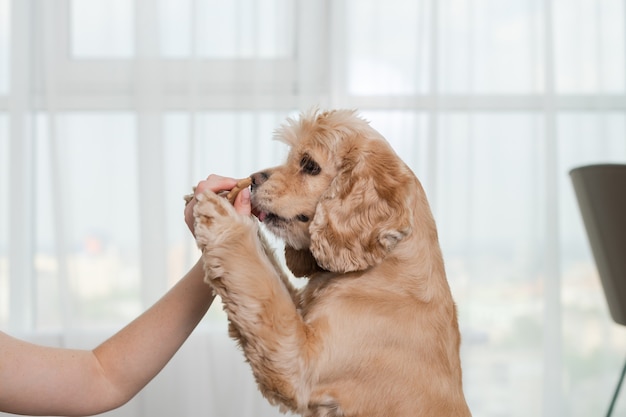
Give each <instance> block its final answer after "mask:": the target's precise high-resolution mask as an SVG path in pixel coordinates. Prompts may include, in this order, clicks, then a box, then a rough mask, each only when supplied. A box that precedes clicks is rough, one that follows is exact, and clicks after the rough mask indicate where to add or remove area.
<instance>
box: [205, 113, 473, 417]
mask: <svg viewBox="0 0 626 417" xmlns="http://www.w3.org/2000/svg"><path fill="white" fill-rule="evenodd" d="M276 137H277V138H278V139H280V140H282V141H283V142H285V143H286V144H288V145H289V146H290V147H291V149H290V153H289V156H288V158H287V161H286V162H285V164H283V165H281V166H278V167H275V168H272V169H268V170H264V171H261V172H258V173H256V174H253V175H252V179H253V185H252V203H253V207H254V208H255V210H256V212H257V213H258V217H259V219H260V220H263V222H264V223H265V225H266V227H267V229H268V230H270V231H271V232H272V233H274V234H276V235H277V236H279V237H281V238H282V239H284V241H285V257H286V261H287V262H286V263H287V266H288V268H289V269H290V270H291V271H292V272H293V274H294V275H296V276H302V277H307V278H308V282H307V285H306V286H305V287H303V288H302V289H300V290H296V289H294V288H293V287H292V285H291V283H290V281H289V279H288V277H287V275H286V274H285V273H284V272H283V271H282V270H281V269H280V266H279V263H278V262H277V261H276V260H275V258H274V255H273V253H272V251H271V250H270V249H268V246H267V244H266V243H265V241H264V240H263V239H262V234H260V233H259V228H258V222H257V221H256V220H255V219H254V218H247V217H243V216H240V215H238V214H237V213H236V212H235V211H234V208H233V207H232V206H230V205H229V204H228V203H227V202H226V201H225V200H224V199H222V198H219V197H217V196H216V195H215V194H212V193H210V192H208V193H205V194H204V195H202V196H201V198H200V200H201V201H199V202H198V204H197V205H196V208H195V217H196V229H195V230H196V236H197V242H198V245H199V247H200V248H201V249H202V250H203V259H204V264H205V271H206V279H207V282H209V283H210V284H211V285H212V286H213V288H214V289H215V291H216V292H217V293H218V294H219V295H220V296H221V297H222V300H223V303H224V309H225V310H226V312H227V314H228V318H229V323H230V333H231V335H232V336H233V337H234V338H236V339H237V340H238V341H239V343H240V345H241V347H242V349H243V351H244V354H245V356H246V358H247V360H248V361H249V363H250V365H251V367H252V371H253V373H254V375H255V378H256V380H257V383H258V385H259V388H260V390H261V391H262V393H263V394H264V395H265V396H266V398H268V400H269V401H270V402H272V403H273V404H277V405H279V406H280V407H281V409H282V410H283V411H285V410H289V411H292V412H295V413H299V414H302V415H303V416H315V417H323V416H326V417H339V416H346V417H347V416H354V417H365V416H386V417H395V416H407V417H408V416H411V417H419V416H459V417H460V416H463V417H466V416H469V415H470V411H469V409H468V407H467V404H466V402H465V399H464V395H463V389H462V378H461V365H460V359H459V344H460V336H459V330H458V324H457V316H456V307H455V304H454V302H453V300H452V296H451V294H450V289H449V287H448V283H447V280H446V276H445V270H444V265H443V259H442V255H441V250H440V248H439V243H438V238H437V230H436V227H435V222H434V220H433V217H432V215H431V212H430V208H429V205H428V201H427V199H426V195H425V193H424V191H423V189H422V187H421V185H420V182H419V181H418V179H417V178H416V177H415V175H414V174H413V173H412V172H411V170H410V169H409V168H408V167H407V166H406V165H405V164H404V163H403V162H402V161H401V160H400V158H398V156H397V155H396V154H395V153H394V151H393V150H392V149H391V147H390V146H389V145H388V143H387V142H386V141H385V139H384V138H383V137H382V136H381V135H380V134H379V133H378V132H376V131H375V130H374V129H372V128H371V127H370V125H369V124H368V123H367V122H366V121H364V120H363V119H361V118H359V117H358V116H357V115H356V113H355V112H354V111H351V110H335V111H328V112H320V111H317V110H313V111H310V112H308V113H305V114H302V115H301V116H300V117H299V118H298V119H288V120H287V121H286V123H285V124H284V125H283V126H282V127H281V128H279V129H278V130H277V132H276Z"/></svg>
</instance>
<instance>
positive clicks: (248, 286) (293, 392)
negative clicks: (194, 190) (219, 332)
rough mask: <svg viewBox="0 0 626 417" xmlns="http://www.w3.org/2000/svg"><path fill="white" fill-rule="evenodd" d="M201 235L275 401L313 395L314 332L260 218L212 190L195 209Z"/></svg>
mask: <svg viewBox="0 0 626 417" xmlns="http://www.w3.org/2000/svg"><path fill="white" fill-rule="evenodd" d="M194 216H195V219H196V221H195V233H196V241H197V243H198V246H199V248H200V249H201V250H202V252H203V253H202V258H203V261H204V268H205V273H206V277H205V280H207V282H209V283H210V284H211V285H212V286H213V288H214V289H215V291H216V292H217V294H219V295H220V297H221V298H222V301H223V303H224V309H225V311H226V313H227V314H228V318H229V321H230V325H231V334H232V335H233V336H235V337H237V338H238V340H239V342H240V344H241V347H242V348H243V350H244V353H245V355H246V357H247V359H248V361H249V362H250V365H251V366H252V369H253V372H254V374H255V377H256V380H257V382H258V384H259V386H260V388H261V390H262V391H263V393H264V394H265V395H266V397H267V398H268V399H269V400H270V401H272V402H274V403H280V404H283V405H286V406H288V407H289V408H290V409H292V410H296V409H302V408H303V407H305V406H306V404H307V401H308V398H307V397H308V392H307V389H306V388H305V387H306V386H307V383H306V381H307V380H308V378H307V375H306V374H307V364H308V363H309V361H310V358H309V357H307V355H308V353H307V352H309V350H307V349H305V346H310V343H311V340H310V339H311V334H312V332H311V331H310V329H309V328H308V326H307V325H306V324H305V323H304V322H303V320H302V317H301V316H300V314H299V313H298V311H297V309H296V306H295V304H294V301H293V299H292V293H291V292H290V289H289V288H288V287H286V286H285V284H284V282H283V280H284V279H285V278H286V277H285V276H283V277H281V274H284V273H282V272H278V271H279V270H280V269H279V266H278V263H277V262H276V261H275V260H273V261H272V260H270V259H273V254H271V256H269V257H268V255H270V254H268V252H267V249H266V248H265V247H264V245H263V244H262V243H261V241H260V240H259V238H258V234H257V232H258V225H257V223H256V221H255V220H253V219H252V218H249V217H245V216H241V215H239V214H238V213H236V212H235V210H234V208H233V207H232V206H231V205H230V204H228V202H227V201H226V200H225V199H223V198H219V197H217V196H216V195H215V194H213V193H210V192H207V193H205V194H202V195H200V196H198V204H197V205H196V206H195V209H194Z"/></svg>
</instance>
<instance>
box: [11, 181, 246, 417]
mask: <svg viewBox="0 0 626 417" xmlns="http://www.w3.org/2000/svg"><path fill="white" fill-rule="evenodd" d="M232 181H234V180H231V179H227V178H222V177H217V176H211V177H209V179H207V180H206V181H203V182H201V183H200V184H199V185H198V187H197V192H201V191H202V190H204V189H207V188H209V189H212V190H213V191H218V190H220V189H228V188H229V187H231V188H232V185H231V183H232ZM198 189H199V190H198ZM241 194H244V193H241ZM247 197H248V198H246V194H244V195H240V196H238V198H237V200H236V201H235V208H236V209H237V211H238V212H240V213H241V214H248V215H249V213H250V205H249V204H250V203H249V194H247ZM193 204H195V199H194V200H192V202H190V205H191V207H189V206H190V205H188V207H187V208H186V209H185V219H186V221H187V224H188V225H189V226H190V229H191V230H192V231H193V222H191V223H190V222H189V220H188V219H189V217H188V216H189V215H188V210H189V209H192V208H193ZM191 217H193V216H192V215H191ZM213 298H214V296H213V293H212V290H211V288H210V286H208V285H207V284H205V283H204V271H203V268H202V263H201V262H198V263H197V264H196V265H195V266H194V267H193V268H192V269H191V270H190V271H189V272H188V273H187V274H186V275H185V276H184V277H183V278H182V279H181V280H180V281H179V282H178V283H177V284H176V285H175V286H174V287H173V288H172V289H171V290H170V291H168V292H167V293H166V294H165V295H164V296H163V297H162V298H161V299H160V300H159V301H158V302H157V303H156V304H154V305H153V306H152V307H151V308H150V309H148V310H147V311H146V312H145V313H143V314H142V315H141V316H139V317H138V318H137V319H135V320H134V321H133V322H131V323H130V324H129V325H127V326H126V327H124V328H123V329H122V330H120V331H119V332H118V333H116V334H115V335H114V336H112V337H111V338H109V339H108V340H106V341H105V342H104V343H102V344H101V345H100V346H98V347H97V348H95V349H93V350H91V351H89V350H77V349H62V348H52V347H45V346H39V345H34V344H31V343H27V342H24V341H21V340H18V339H15V338H13V337H11V336H9V335H7V334H5V333H2V332H0V411H4V412H10V413H17V414H30V415H91V414H98V413H102V412H104V411H107V410H111V409H113V408H117V407H119V406H121V405H123V404H124V403H126V402H127V401H128V400H129V399H131V398H132V397H133V396H134V395H135V394H137V392H139V391H140V390H141V389H142V388H143V387H144V386H145V385H146V384H147V383H148V382H150V380H152V378H154V376H155V375H156V374H157V373H158V372H159V371H160V370H161V369H162V368H163V367H164V366H165V365H166V364H167V362H168V361H169V360H170V359H171V357H172V356H173V355H174V353H176V351H177V350H178V348H179V347H180V346H181V345H182V343H183V342H184V341H185V340H186V339H187V337H188V336H189V334H190V333H191V331H192V330H193V329H194V328H195V326H196V325H197V324H198V322H199V321H200V320H201V319H202V317H203V316H204V314H205V313H206V311H207V309H208V308H209V306H210V305H211V303H212V301H213Z"/></svg>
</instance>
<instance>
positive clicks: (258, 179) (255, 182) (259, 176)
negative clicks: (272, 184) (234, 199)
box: [250, 171, 270, 190]
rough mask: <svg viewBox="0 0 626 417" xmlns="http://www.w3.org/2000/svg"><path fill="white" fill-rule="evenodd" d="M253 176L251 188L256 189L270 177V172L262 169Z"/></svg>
mask: <svg viewBox="0 0 626 417" xmlns="http://www.w3.org/2000/svg"><path fill="white" fill-rule="evenodd" d="M250 177H251V178H252V185H251V186H250V188H252V190H254V189H255V188H256V187H258V186H259V185H261V184H263V183H264V182H265V181H267V179H268V178H269V177H270V174H269V173H268V172H264V171H260V172H257V173H255V174H252V175H251V176H250Z"/></svg>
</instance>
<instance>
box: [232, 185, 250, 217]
mask: <svg viewBox="0 0 626 417" xmlns="http://www.w3.org/2000/svg"><path fill="white" fill-rule="evenodd" d="M234 205H235V210H236V211H237V213H239V214H242V215H244V216H249V215H250V213H251V212H252V206H251V205H250V190H249V189H247V188H244V189H243V190H241V191H240V192H239V194H237V197H236V198H235V204H234Z"/></svg>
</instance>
